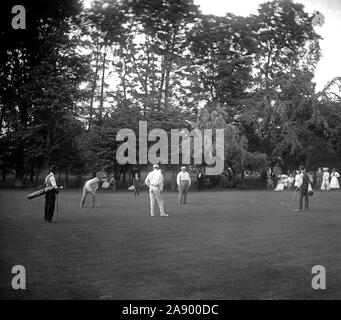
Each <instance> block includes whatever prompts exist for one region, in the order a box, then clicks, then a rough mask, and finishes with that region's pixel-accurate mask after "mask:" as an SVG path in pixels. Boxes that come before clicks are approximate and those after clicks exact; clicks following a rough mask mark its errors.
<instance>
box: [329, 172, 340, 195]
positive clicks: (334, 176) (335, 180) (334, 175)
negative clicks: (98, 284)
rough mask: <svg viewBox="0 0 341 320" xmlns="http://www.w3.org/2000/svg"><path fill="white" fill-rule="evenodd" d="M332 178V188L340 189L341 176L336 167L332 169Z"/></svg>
mask: <svg viewBox="0 0 341 320" xmlns="http://www.w3.org/2000/svg"><path fill="white" fill-rule="evenodd" d="M330 176H331V179H330V189H332V190H339V189H340V185H339V180H338V179H339V178H340V174H339V173H338V172H337V171H336V169H335V168H334V169H333V170H332V173H331V175H330Z"/></svg>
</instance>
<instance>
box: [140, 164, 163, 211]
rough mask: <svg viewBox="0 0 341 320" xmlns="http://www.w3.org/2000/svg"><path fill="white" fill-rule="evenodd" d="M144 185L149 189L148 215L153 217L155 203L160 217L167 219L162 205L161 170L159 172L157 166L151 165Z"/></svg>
mask: <svg viewBox="0 0 341 320" xmlns="http://www.w3.org/2000/svg"><path fill="white" fill-rule="evenodd" d="M145 184H146V185H147V186H148V187H149V199H150V215H151V216H152V217H154V216H155V210H154V209H155V201H157V204H158V206H159V210H160V216H161V217H168V214H166V213H165V209H164V203H163V196H162V191H163V175H162V173H161V170H159V165H157V164H154V165H153V171H151V172H149V173H148V175H147V177H146V180H145Z"/></svg>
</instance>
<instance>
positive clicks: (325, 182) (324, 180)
mask: <svg viewBox="0 0 341 320" xmlns="http://www.w3.org/2000/svg"><path fill="white" fill-rule="evenodd" d="M328 170H329V169H328V168H323V176H322V184H321V190H322V191H328V190H329V189H330V185H329V177H330V175H329V171H328Z"/></svg>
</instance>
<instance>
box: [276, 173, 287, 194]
mask: <svg viewBox="0 0 341 320" xmlns="http://www.w3.org/2000/svg"><path fill="white" fill-rule="evenodd" d="M278 178H279V179H278V183H277V186H276V188H275V191H283V190H284V189H285V188H286V187H287V179H288V176H287V175H285V174H281V175H280V176H279V177H278Z"/></svg>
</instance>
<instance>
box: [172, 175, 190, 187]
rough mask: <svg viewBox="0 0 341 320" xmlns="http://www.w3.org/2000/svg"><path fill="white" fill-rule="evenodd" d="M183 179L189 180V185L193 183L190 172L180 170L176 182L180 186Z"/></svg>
mask: <svg viewBox="0 0 341 320" xmlns="http://www.w3.org/2000/svg"><path fill="white" fill-rule="evenodd" d="M181 180H187V181H188V182H189V185H191V177H190V175H189V173H188V172H182V171H180V172H179V173H178V175H177V176H176V183H177V184H178V186H180V181H181Z"/></svg>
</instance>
